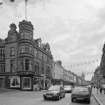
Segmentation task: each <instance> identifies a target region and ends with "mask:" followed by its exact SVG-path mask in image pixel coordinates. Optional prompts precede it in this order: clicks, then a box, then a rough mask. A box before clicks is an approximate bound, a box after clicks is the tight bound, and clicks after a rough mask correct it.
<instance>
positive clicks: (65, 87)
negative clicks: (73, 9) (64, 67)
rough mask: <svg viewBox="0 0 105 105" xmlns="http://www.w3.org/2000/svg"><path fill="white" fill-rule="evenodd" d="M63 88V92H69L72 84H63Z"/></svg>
mask: <svg viewBox="0 0 105 105" xmlns="http://www.w3.org/2000/svg"><path fill="white" fill-rule="evenodd" d="M64 90H65V93H71V92H72V86H71V85H65V86H64Z"/></svg>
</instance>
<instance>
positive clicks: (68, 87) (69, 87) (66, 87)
mask: <svg viewBox="0 0 105 105" xmlns="http://www.w3.org/2000/svg"><path fill="white" fill-rule="evenodd" d="M71 88H72V87H71V86H64V89H71Z"/></svg>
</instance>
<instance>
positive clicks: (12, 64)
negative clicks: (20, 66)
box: [10, 60, 15, 72]
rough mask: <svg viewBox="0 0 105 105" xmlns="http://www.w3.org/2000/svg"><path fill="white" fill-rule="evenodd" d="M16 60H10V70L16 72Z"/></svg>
mask: <svg viewBox="0 0 105 105" xmlns="http://www.w3.org/2000/svg"><path fill="white" fill-rule="evenodd" d="M14 64H15V60H10V72H14V69H15V66H14Z"/></svg>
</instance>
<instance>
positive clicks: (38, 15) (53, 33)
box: [0, 0, 105, 80]
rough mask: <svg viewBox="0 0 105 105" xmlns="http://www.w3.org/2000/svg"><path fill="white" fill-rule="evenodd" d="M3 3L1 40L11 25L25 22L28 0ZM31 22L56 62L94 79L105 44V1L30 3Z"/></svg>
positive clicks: (0, 8) (0, 7)
mask: <svg viewBox="0 0 105 105" xmlns="http://www.w3.org/2000/svg"><path fill="white" fill-rule="evenodd" d="M1 1H2V2H3V5H0V24H1V25H0V37H1V38H6V37H7V33H8V30H9V25H10V23H12V22H14V23H16V24H17V25H18V23H19V21H22V20H23V19H25V12H24V11H25V5H24V0H15V2H14V3H11V2H9V0H1ZM27 20H29V21H31V22H32V24H33V25H34V38H39V37H41V39H42V42H43V43H46V42H48V43H49V44H50V47H51V51H52V54H53V57H54V60H55V61H56V60H61V61H62V65H63V66H64V67H65V68H66V69H67V70H70V71H72V72H74V73H76V74H78V75H81V74H82V73H84V74H85V75H86V77H85V78H86V80H90V79H91V77H92V75H93V73H94V71H95V69H96V67H97V66H99V64H100V60H101V56H102V48H103V44H104V42H105V35H104V34H105V0H28V4H27Z"/></svg>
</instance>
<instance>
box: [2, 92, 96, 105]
mask: <svg viewBox="0 0 105 105" xmlns="http://www.w3.org/2000/svg"><path fill="white" fill-rule="evenodd" d="M0 105H88V104H87V103H85V102H82V103H81V102H79V103H78V102H75V103H72V102H71V94H70V93H68V94H66V96H65V98H63V99H61V100H59V101H51V100H50V101H45V100H44V99H43V92H35V91H31V92H30V91H29V92H28V91H16V92H15V91H13V92H5V93H1V94H0ZM89 105H98V104H97V102H96V101H95V99H94V98H93V97H91V103H90V104H89Z"/></svg>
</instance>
